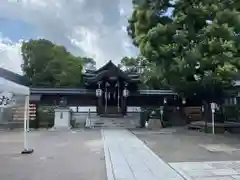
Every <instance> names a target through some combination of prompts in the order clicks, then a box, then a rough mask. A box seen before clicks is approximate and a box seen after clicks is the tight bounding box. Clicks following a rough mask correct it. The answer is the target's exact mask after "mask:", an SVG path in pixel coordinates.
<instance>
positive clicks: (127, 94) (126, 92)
mask: <svg viewBox="0 0 240 180" xmlns="http://www.w3.org/2000/svg"><path fill="white" fill-rule="evenodd" d="M123 96H124V97H128V96H129V91H128V90H127V89H126V88H125V89H124V90H123Z"/></svg>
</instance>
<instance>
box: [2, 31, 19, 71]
mask: <svg viewBox="0 0 240 180" xmlns="http://www.w3.org/2000/svg"><path fill="white" fill-rule="evenodd" d="M21 64H22V57H21V40H20V41H19V42H17V43H13V42H12V41H11V40H10V39H8V38H4V37H2V35H1V34H0V67H3V68H5V69H8V70H10V71H13V72H16V73H18V74H21V73H22V71H21Z"/></svg>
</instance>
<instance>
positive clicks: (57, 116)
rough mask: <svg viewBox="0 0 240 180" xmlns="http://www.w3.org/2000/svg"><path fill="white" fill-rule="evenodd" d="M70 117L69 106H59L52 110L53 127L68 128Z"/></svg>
mask: <svg viewBox="0 0 240 180" xmlns="http://www.w3.org/2000/svg"><path fill="white" fill-rule="evenodd" d="M70 119H71V110H70V109H69V108H64V107H59V108H56V109H55V110H54V126H53V128H54V129H69V128H70V127H71V125H70Z"/></svg>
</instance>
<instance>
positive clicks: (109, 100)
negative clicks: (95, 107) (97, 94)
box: [100, 82, 123, 114]
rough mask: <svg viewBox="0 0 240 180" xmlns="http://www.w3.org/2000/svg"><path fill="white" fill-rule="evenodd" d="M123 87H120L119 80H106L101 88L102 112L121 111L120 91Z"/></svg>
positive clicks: (112, 112)
mask: <svg viewBox="0 0 240 180" xmlns="http://www.w3.org/2000/svg"><path fill="white" fill-rule="evenodd" d="M122 91H123V89H122V88H121V87H120V83H119V82H115V83H113V82H111V83H109V82H106V83H105V86H104V88H102V92H103V94H102V97H101V98H102V104H101V105H100V106H103V107H104V112H101V113H105V114H106V113H107V114H117V113H120V114H121V113H122V105H123V104H122V96H123V93H122Z"/></svg>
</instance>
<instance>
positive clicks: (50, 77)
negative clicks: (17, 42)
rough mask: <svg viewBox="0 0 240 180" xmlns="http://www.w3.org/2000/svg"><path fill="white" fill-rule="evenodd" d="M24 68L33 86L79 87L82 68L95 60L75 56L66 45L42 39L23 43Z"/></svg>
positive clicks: (81, 81)
mask: <svg viewBox="0 0 240 180" xmlns="http://www.w3.org/2000/svg"><path fill="white" fill-rule="evenodd" d="M22 57H23V64H22V70H23V72H24V75H25V76H26V77H27V78H28V80H29V85H30V86H32V87H38V86H41V87H79V86H81V85H82V83H83V80H82V69H83V66H84V65H85V63H93V64H94V60H92V59H88V58H85V57H84V58H82V57H75V56H73V55H72V54H71V53H69V52H68V51H67V50H66V48H65V47H63V46H59V45H55V44H53V43H52V42H50V41H48V40H45V39H40V40H30V41H28V42H24V43H23V45H22Z"/></svg>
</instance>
